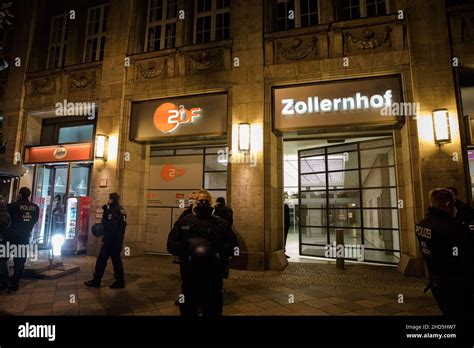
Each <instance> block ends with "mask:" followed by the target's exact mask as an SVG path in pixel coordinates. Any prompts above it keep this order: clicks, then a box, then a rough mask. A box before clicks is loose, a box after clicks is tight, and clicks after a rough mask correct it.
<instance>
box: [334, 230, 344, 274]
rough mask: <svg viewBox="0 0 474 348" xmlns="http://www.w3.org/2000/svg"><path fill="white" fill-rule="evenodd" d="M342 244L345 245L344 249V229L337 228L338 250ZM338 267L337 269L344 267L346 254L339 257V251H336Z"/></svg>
mask: <svg viewBox="0 0 474 348" xmlns="http://www.w3.org/2000/svg"><path fill="white" fill-rule="evenodd" d="M340 245H342V246H343V251H345V249H344V230H342V229H336V250H338V249H339V248H340V247H339V246H340ZM336 268H337V269H344V256H342V257H338V252H337V251H336Z"/></svg>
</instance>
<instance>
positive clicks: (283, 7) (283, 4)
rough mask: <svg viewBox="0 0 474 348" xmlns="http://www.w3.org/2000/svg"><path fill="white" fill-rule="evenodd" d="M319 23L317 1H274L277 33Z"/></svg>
mask: <svg viewBox="0 0 474 348" xmlns="http://www.w3.org/2000/svg"><path fill="white" fill-rule="evenodd" d="M318 23H319V0H276V9H275V29H276V30H277V31H282V30H288V29H293V28H300V27H309V26H311V25H316V24H318Z"/></svg>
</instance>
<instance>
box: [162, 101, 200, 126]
mask: <svg viewBox="0 0 474 348" xmlns="http://www.w3.org/2000/svg"><path fill="white" fill-rule="evenodd" d="M201 115H202V109H201V108H191V109H190V110H188V109H186V108H185V107H184V105H180V106H176V105H175V104H173V103H163V104H161V105H160V106H158V107H157V108H156V110H155V113H154V115H153V123H154V125H155V127H156V129H158V130H160V131H162V132H163V133H170V132H172V131H174V130H175V129H176V128H178V126H179V125H181V124H186V123H188V124H190V123H193V122H196V119H197V118H199V117H201Z"/></svg>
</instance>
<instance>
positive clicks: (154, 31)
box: [145, 0, 178, 51]
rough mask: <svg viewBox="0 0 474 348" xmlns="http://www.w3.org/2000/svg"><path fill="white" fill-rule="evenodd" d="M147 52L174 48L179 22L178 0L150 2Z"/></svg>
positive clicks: (153, 0)
mask: <svg viewBox="0 0 474 348" xmlns="http://www.w3.org/2000/svg"><path fill="white" fill-rule="evenodd" d="M147 19H148V20H147V26H146V38H145V50H146V51H157V50H161V49H167V48H173V47H175V44H176V23H177V21H178V1H177V0H148V14H147Z"/></svg>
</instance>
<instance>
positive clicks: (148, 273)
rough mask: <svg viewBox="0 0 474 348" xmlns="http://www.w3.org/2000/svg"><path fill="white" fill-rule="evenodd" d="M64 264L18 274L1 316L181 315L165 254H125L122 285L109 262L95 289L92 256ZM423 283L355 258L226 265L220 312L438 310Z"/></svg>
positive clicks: (2, 300)
mask: <svg viewBox="0 0 474 348" xmlns="http://www.w3.org/2000/svg"><path fill="white" fill-rule="evenodd" d="M64 262H65V264H74V265H79V266H80V268H81V269H80V271H79V272H77V273H73V274H70V275H68V276H65V277H63V278H59V279H55V280H37V279H22V281H21V284H20V289H19V291H18V292H15V293H10V294H7V293H2V294H0V315H173V316H175V315H179V310H178V307H176V306H175V305H174V301H175V300H176V299H177V298H178V295H179V293H180V288H179V287H180V277H179V266H178V265H176V264H173V263H172V258H171V257H169V256H156V255H153V256H151V255H147V256H142V257H137V258H130V259H124V266H125V273H126V279H127V286H126V288H125V289H120V290H111V289H109V288H108V285H110V284H111V283H112V281H113V277H112V265H111V262H110V261H109V265H108V268H107V270H106V273H105V276H104V279H103V282H102V288H101V289H89V288H86V287H85V286H84V285H83V282H84V281H85V280H88V279H90V278H91V275H92V272H93V267H94V265H95V257H92V256H84V255H82V256H69V257H64ZM424 286H425V280H424V279H422V278H414V277H405V276H403V275H402V274H400V273H398V272H397V270H396V269H395V268H393V267H383V266H372V265H361V264H348V265H347V267H346V269H345V270H337V269H336V267H335V265H334V264H325V263H301V262H299V263H297V262H290V263H289V265H288V267H287V268H286V269H285V270H284V271H282V272H279V271H266V272H251V271H241V270H231V272H230V277H229V279H226V280H225V281H224V291H225V293H224V315H314V316H323V315H353V316H359V315H381V316H384V315H403V316H405V315H440V312H439V310H438V307H437V305H436V303H435V302H434V300H433V298H432V296H431V293H430V292H428V293H427V294H423V288H424ZM400 294H401V295H403V303H399V298H400V296H399V295H400ZM71 295H74V296H71ZM71 298H74V300H75V301H71ZM292 299H293V300H294V301H292Z"/></svg>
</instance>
